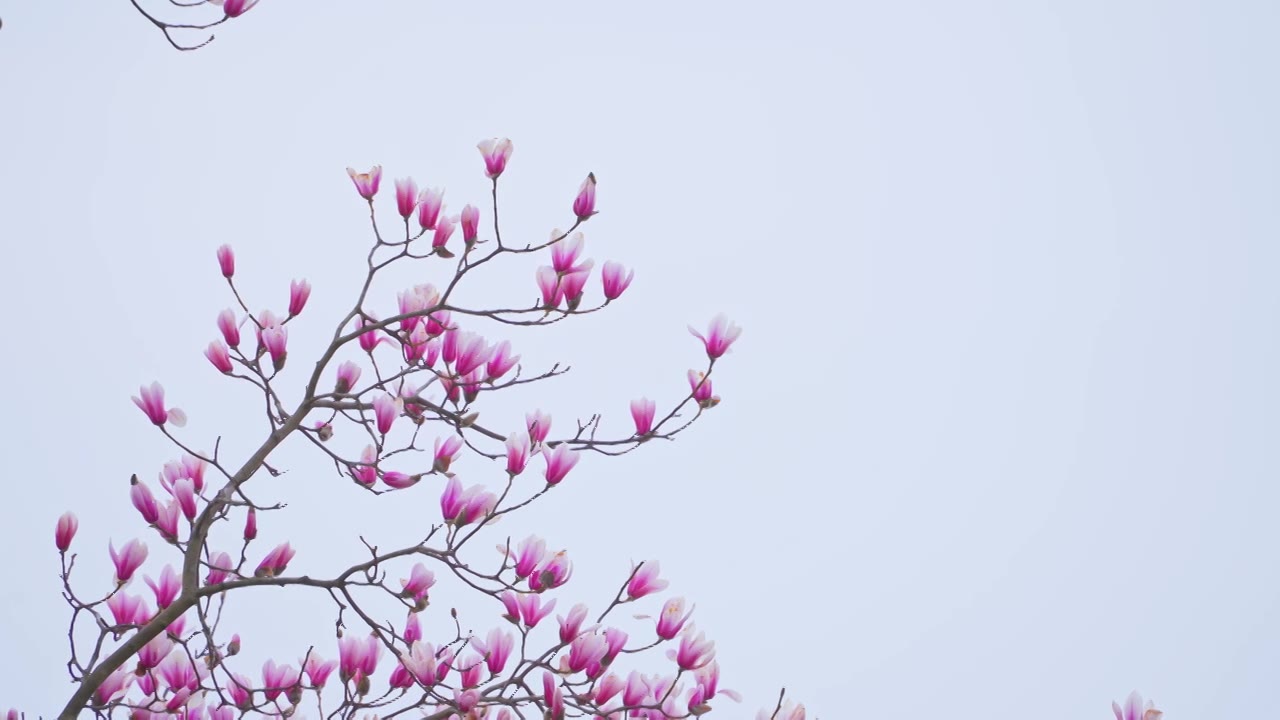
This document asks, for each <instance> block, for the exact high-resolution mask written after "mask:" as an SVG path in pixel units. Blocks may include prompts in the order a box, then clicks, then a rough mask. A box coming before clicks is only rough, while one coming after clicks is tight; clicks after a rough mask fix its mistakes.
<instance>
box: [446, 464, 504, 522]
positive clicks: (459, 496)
mask: <svg viewBox="0 0 1280 720" xmlns="http://www.w3.org/2000/svg"><path fill="white" fill-rule="evenodd" d="M497 502H498V497H497V496H496V495H494V494H493V493H490V492H485V491H484V487H482V486H480V485H473V486H471V487H469V488H467V489H466V490H463V489H462V483H461V482H459V481H458V478H457V476H454V477H450V478H449V482H448V483H447V484H446V485H445V488H444V493H442V494H441V495H440V513H441V515H443V516H444V521H445V522H447V523H450V524H453V525H457V526H459V527H461V526H463V525H469V524H471V523H473V522H475V521H477V520H479V519H480V518H481V517H484V516H486V515H488V514H489V513H490V512H492V510H493V506H494V505H495V504H496V503H497Z"/></svg>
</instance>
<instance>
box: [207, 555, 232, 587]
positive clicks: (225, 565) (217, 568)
mask: <svg viewBox="0 0 1280 720" xmlns="http://www.w3.org/2000/svg"><path fill="white" fill-rule="evenodd" d="M234 568H235V565H234V564H232V562H231V556H230V555H228V554H226V553H225V552H217V553H214V554H213V556H212V557H210V558H209V574H208V575H206V576H205V578H204V582H205V584H206V585H217V584H218V583H221V582H225V581H226V579H227V573H229V572H231V570H233V569H234Z"/></svg>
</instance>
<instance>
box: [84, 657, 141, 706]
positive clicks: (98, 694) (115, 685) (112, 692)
mask: <svg viewBox="0 0 1280 720" xmlns="http://www.w3.org/2000/svg"><path fill="white" fill-rule="evenodd" d="M133 678H134V674H133V672H132V671H130V670H128V669H127V668H125V667H124V666H121V667H120V668H119V669H117V670H116V671H115V672H113V673H111V674H110V675H108V676H107V679H106V680H103V681H102V684H101V685H99V686H98V688H97V689H96V690H94V691H93V702H94V704H95V705H97V706H99V707H102V706H104V705H106V704H108V703H110V702H111V701H113V700H115V699H117V698H119V697H120V696H121V695H123V694H124V693H125V691H126V690H128V689H129V685H130V684H132V683H133Z"/></svg>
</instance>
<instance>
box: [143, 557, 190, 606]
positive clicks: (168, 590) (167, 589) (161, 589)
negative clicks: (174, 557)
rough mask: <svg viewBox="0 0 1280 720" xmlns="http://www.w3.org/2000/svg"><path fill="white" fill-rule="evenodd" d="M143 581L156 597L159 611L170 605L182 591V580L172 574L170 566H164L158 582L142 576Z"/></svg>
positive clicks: (175, 574)
mask: <svg viewBox="0 0 1280 720" xmlns="http://www.w3.org/2000/svg"><path fill="white" fill-rule="evenodd" d="M143 579H144V580H146V581H147V585H149V586H151V592H153V593H155V596H156V607H157V608H160V609H161V610H163V609H165V608H167V607H169V606H170V605H172V604H173V601H174V600H175V599H177V597H178V593H179V592H181V591H182V580H181V579H180V578H179V577H178V573H176V572H174V570H173V566H172V565H165V566H164V570H162V571H160V581H159V582H156V581H154V580H152V579H151V577H150V576H144V577H143Z"/></svg>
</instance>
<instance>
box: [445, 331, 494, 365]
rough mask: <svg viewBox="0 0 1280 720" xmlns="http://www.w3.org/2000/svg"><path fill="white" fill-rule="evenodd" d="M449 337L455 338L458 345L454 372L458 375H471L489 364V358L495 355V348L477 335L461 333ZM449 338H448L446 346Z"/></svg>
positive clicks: (450, 334) (451, 334)
mask: <svg viewBox="0 0 1280 720" xmlns="http://www.w3.org/2000/svg"><path fill="white" fill-rule="evenodd" d="M449 336H453V337H454V338H455V342H456V343H457V346H456V348H457V349H456V352H457V355H456V357H455V358H454V361H453V362H454V365H453V371H454V373H456V374H458V375H466V374H468V373H470V372H471V371H473V370H475V369H476V368H478V367H480V366H481V365H484V364H485V363H487V362H489V358H490V357H491V356H492V355H493V348H492V347H491V346H490V345H489V344H488V343H486V342H485V340H484V337H482V336H481V335H479V334H477V333H473V332H469V331H461V332H452V333H449ZM449 336H446V340H445V344H446V345H447V344H448V337H449Z"/></svg>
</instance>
